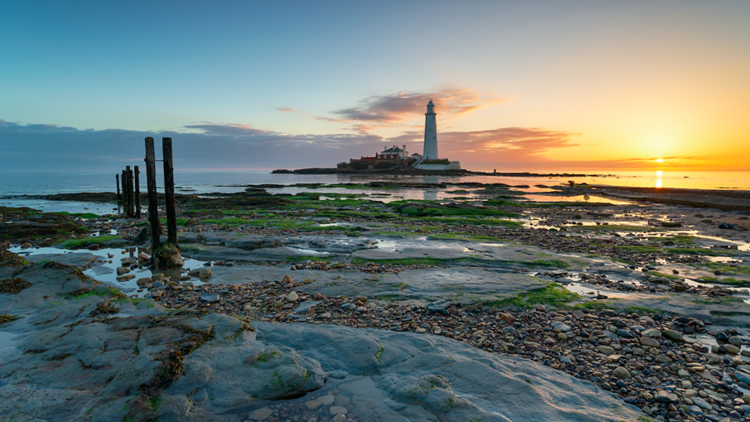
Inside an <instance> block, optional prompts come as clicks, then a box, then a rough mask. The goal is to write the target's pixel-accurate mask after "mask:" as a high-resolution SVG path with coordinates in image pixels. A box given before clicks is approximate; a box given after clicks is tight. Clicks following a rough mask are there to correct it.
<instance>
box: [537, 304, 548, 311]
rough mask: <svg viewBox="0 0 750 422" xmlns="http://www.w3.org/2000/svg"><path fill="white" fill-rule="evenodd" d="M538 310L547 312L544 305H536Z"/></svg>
mask: <svg viewBox="0 0 750 422" xmlns="http://www.w3.org/2000/svg"><path fill="white" fill-rule="evenodd" d="M534 309H535V310H536V311H537V312H547V308H546V307H545V306H544V305H541V304H540V305H536V307H535V308H534Z"/></svg>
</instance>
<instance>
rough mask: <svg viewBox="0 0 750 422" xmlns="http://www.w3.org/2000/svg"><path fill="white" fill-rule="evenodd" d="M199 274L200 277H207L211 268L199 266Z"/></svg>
mask: <svg viewBox="0 0 750 422" xmlns="http://www.w3.org/2000/svg"><path fill="white" fill-rule="evenodd" d="M199 276H200V278H208V277H210V276H211V270H210V269H208V268H201V270H200V272H199Z"/></svg>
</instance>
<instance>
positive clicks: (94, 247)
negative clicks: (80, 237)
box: [86, 243, 101, 251]
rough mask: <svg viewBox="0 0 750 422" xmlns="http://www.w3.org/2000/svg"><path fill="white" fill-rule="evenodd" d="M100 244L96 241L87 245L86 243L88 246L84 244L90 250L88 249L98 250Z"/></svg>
mask: <svg viewBox="0 0 750 422" xmlns="http://www.w3.org/2000/svg"><path fill="white" fill-rule="evenodd" d="M100 246H101V245H99V244H98V243H91V244H89V245H88V246H86V247H87V248H88V250H90V251H98V250H99V248H100Z"/></svg>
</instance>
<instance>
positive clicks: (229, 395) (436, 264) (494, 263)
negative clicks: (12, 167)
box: [0, 185, 750, 422]
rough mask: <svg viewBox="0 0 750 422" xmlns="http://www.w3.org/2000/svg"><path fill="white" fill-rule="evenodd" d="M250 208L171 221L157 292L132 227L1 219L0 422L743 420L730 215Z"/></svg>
mask: <svg viewBox="0 0 750 422" xmlns="http://www.w3.org/2000/svg"><path fill="white" fill-rule="evenodd" d="M355 188H356V189H363V185H358V186H356V187H355ZM388 188H393V187H390V186H389V187H388ZM435 188H436V187H434V186H430V187H425V186H422V187H415V186H411V187H409V188H408V189H435ZM265 189H274V188H271V187H258V186H255V187H251V188H248V192H247V193H245V194H232V195H228V196H221V195H219V196H216V197H208V198H201V197H200V196H195V195H186V196H184V197H182V198H178V212H179V215H178V217H179V218H180V232H179V236H178V238H179V242H180V245H181V248H182V253H183V256H184V257H185V258H186V266H185V268H183V269H181V270H176V271H164V272H161V271H152V270H150V268H149V262H150V255H151V251H150V249H149V247H148V242H147V239H146V238H144V237H143V232H144V225H143V222H141V221H138V220H130V221H128V220H122V219H119V218H117V217H101V218H99V217H93V216H87V217H85V218H82V217H80V216H74V215H73V216H60V215H56V216H53V215H47V214H43V213H38V212H34V211H33V210H32V211H29V210H28V209H27V210H17V209H5V210H3V217H2V221H0V223H1V224H2V225H3V230H5V231H6V232H7V233H19V234H20V235H18V236H16V237H14V238H13V239H12V240H10V241H8V242H7V243H5V246H4V247H5V250H3V253H2V256H0V278H1V279H2V280H0V397H2V398H3V400H2V404H0V417H3V418H6V419H9V420H13V418H16V420H34V418H37V419H36V420H76V421H78V420H80V421H88V420H133V421H140V420H144V421H145V420H154V419H156V418H158V419H159V420H160V421H165V420H188V421H193V420H194V421H199V420H225V421H245V420H248V421H254V420H269V421H287V420H288V421H316V422H323V421H329V420H335V421H337V422H343V421H347V420H348V421H370V420H373V421H374V420H441V421H446V420H451V421H453V420H455V421H466V420H514V421H516V420H534V421H536V420H549V421H557V420H571V421H572V420H592V421H593V420H611V421H621V420H628V421H630V420H632V421H646V420H651V419H653V420H665V421H667V420H675V421H688V420H694V421H706V420H713V421H734V420H746V419H750V417H749V416H750V404H748V402H749V401H750V395H749V394H750V348H748V349H747V350H745V349H744V345H750V337H748V332H747V327H748V326H750V305H748V304H747V303H746V301H747V300H750V292H748V290H747V288H746V286H750V266H749V265H748V259H749V258H750V249H749V248H748V240H750V236H749V235H748V232H747V231H743V230H742V229H741V227H743V226H742V224H741V223H743V222H745V221H746V218H745V217H746V215H745V214H743V213H741V212H738V213H731V212H730V213H727V212H722V211H717V210H715V209H695V208H688V207H684V206H679V205H638V204H633V205H607V204H603V205H602V204H599V205H596V206H593V205H589V204H586V203H557V204H554V203H546V204H545V203H538V202H537V203H533V202H524V201H522V200H519V199H513V200H508V197H511V198H519V197H522V196H523V192H520V193H519V191H517V190H516V189H519V188H514V187H509V186H507V185H506V186H501V185H493V186H475V185H472V186H469V185H467V186H463V187H461V189H459V190H456V191H455V192H454V195H455V196H456V197H457V198H459V199H454V200H450V199H447V200H442V201H413V200H404V201H398V200H397V201H394V202H392V203H385V204H384V203H381V202H378V201H374V200H371V199H366V198H364V197H362V196H361V195H368V194H367V193H364V194H360V193H356V195H360V196H355V197H351V195H349V196H348V197H342V198H341V199H334V200H319V198H318V197H319V196H325V195H332V196H335V195H336V194H337V193H336V192H335V191H334V192H332V193H329V192H326V187H325V186H317V187H311V188H310V189H312V190H313V192H314V193H313V192H302V193H296V194H295V195H287V194H267V193H265ZM281 189H282V190H283V188H281ZM338 189H341V188H338ZM347 189H348V188H347ZM364 189H365V192H367V190H366V189H371V190H377V189H383V187H382V186H368V187H364ZM401 189H403V187H402V188H401ZM437 189H445V190H449V189H456V187H455V186H448V185H445V186H443V187H437ZM521 189H523V188H521ZM467 192H468V195H475V196H473V197H472V196H470V197H469V200H462V199H460V195H467ZM498 195H501V196H498ZM472 198H473V199H472ZM66 200H70V198H69V197H67V198H66ZM249 204H252V205H249ZM65 224H69V225H71V227H75V229H74V231H76V232H79V233H83V232H84V230H85V232H88V233H90V234H92V235H93V236H90V237H85V236H82V235H81V234H73V235H71V234H70V233H64V234H63V233H62V232H60V231H57V230H56V229H54V228H53V229H51V231H50V230H48V231H46V232H42V231H28V232H21V231H18V232H15V231H14V230H15V228H16V227H18V228H24V227H50V226H49V225H52V226H54V225H65ZM722 224H724V226H722ZM45 225H47V226H45ZM726 227H728V228H726ZM35 230H36V229H35ZM47 245H56V247H45V246H47ZM61 247H64V248H68V249H73V250H75V249H79V250H78V251H73V252H71V251H65V250H63V249H60V248H61ZM123 255H124V256H123ZM96 280H98V281H96ZM102 283H104V284H102ZM251 380H252V381H251ZM53 391H54V394H53ZM53 397H54V398H53ZM71 403H75V405H71Z"/></svg>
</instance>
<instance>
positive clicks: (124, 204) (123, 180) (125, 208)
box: [120, 170, 128, 217]
mask: <svg viewBox="0 0 750 422" xmlns="http://www.w3.org/2000/svg"><path fill="white" fill-rule="evenodd" d="M127 181H128V176H127V173H125V170H123V171H122V176H121V177H120V183H121V184H122V212H123V213H125V217H127V212H128V206H127V203H128V186H127Z"/></svg>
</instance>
